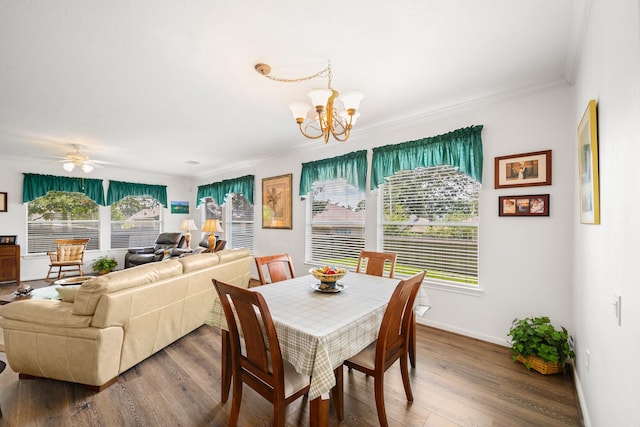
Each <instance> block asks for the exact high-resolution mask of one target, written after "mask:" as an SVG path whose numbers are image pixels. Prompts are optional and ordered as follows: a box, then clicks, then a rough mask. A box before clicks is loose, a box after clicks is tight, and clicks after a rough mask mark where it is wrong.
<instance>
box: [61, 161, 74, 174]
mask: <svg viewBox="0 0 640 427" xmlns="http://www.w3.org/2000/svg"><path fill="white" fill-rule="evenodd" d="M62 167H63V168H64V170H66V171H67V172H71V171H72V170H73V168H75V167H76V165H74V164H73V162H67V163H64V164H63V165H62Z"/></svg>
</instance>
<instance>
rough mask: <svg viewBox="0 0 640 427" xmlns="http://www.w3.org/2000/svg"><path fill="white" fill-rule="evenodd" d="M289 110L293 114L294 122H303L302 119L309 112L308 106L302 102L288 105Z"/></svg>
mask: <svg viewBox="0 0 640 427" xmlns="http://www.w3.org/2000/svg"><path fill="white" fill-rule="evenodd" d="M289 108H290V109H291V112H292V113H293V118H294V119H296V120H298V119H303V120H304V118H305V117H307V113H308V112H309V110H310V107H309V104H306V103H304V102H294V103H292V104H289Z"/></svg>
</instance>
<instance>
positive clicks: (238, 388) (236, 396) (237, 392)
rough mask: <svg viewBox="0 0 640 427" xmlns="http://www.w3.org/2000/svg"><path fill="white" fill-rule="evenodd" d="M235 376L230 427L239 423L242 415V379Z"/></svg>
mask: <svg viewBox="0 0 640 427" xmlns="http://www.w3.org/2000/svg"><path fill="white" fill-rule="evenodd" d="M235 377H236V376H235V375H234V378H233V398H232V399H233V400H232V402H231V414H229V427H235V426H236V425H238V416H239V415H240V403H241V402H242V381H240V380H239V379H236V378H235Z"/></svg>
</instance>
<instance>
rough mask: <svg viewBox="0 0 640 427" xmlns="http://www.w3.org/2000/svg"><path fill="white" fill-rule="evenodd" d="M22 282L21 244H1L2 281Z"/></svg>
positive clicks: (0, 276) (0, 268)
mask: <svg viewBox="0 0 640 427" xmlns="http://www.w3.org/2000/svg"><path fill="white" fill-rule="evenodd" d="M12 281H15V282H16V284H17V285H19V284H20V245H0V282H12Z"/></svg>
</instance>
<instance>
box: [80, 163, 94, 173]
mask: <svg viewBox="0 0 640 427" xmlns="http://www.w3.org/2000/svg"><path fill="white" fill-rule="evenodd" d="M82 170H83V171H84V172H85V173H89V172H91V171H92V170H93V166H91V165H90V164H88V163H85V164H84V165H82Z"/></svg>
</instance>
